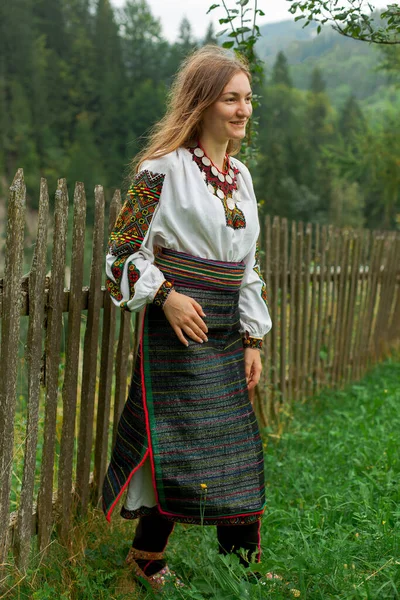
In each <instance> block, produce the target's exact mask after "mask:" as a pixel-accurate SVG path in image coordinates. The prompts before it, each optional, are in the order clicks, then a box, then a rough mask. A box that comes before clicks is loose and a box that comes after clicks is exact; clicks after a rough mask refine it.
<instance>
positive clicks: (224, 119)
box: [202, 71, 253, 143]
mask: <svg viewBox="0 0 400 600" xmlns="http://www.w3.org/2000/svg"><path fill="white" fill-rule="evenodd" d="M252 112H253V107H252V105H251V87H250V82H249V79H248V77H247V75H246V74H245V73H243V71H240V72H239V73H236V75H234V76H233V77H232V79H231V80H230V81H229V83H227V85H226V86H225V87H224V89H223V91H222V94H221V95H220V97H219V98H218V100H217V101H216V102H214V103H213V104H212V105H211V106H209V107H208V108H207V109H206V110H205V112H204V115H203V120H202V126H203V133H205V134H206V135H207V136H209V137H211V138H214V139H215V141H217V142H219V143H225V142H228V140H230V139H232V140H241V139H243V138H244V137H245V135H246V124H247V121H248V120H249V118H250V116H251V113H252Z"/></svg>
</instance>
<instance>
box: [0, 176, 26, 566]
mask: <svg viewBox="0 0 400 600" xmlns="http://www.w3.org/2000/svg"><path fill="white" fill-rule="evenodd" d="M25 196H26V187H25V181H24V173H23V170H22V169H18V171H17V173H16V175H15V177H14V181H13V182H12V184H11V187H10V198H9V204H8V220H7V235H6V246H5V250H6V261H5V269H4V281H3V303H2V319H1V346H0V563H3V562H4V559H5V556H6V552H7V543H8V540H7V538H8V523H9V515H8V511H9V508H10V491H11V475H12V463H13V454H14V448H13V445H14V416H15V406H16V391H17V373H18V346H19V344H18V341H19V327H20V311H21V300H22V295H21V276H22V264H23V252H24V224H25Z"/></svg>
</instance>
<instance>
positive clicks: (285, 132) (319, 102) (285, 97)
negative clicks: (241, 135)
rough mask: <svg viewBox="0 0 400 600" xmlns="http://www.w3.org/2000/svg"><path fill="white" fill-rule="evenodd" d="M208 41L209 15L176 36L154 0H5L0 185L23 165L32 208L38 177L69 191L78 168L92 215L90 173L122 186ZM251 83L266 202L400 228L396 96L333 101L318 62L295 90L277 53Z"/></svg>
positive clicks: (299, 213)
mask: <svg viewBox="0 0 400 600" xmlns="http://www.w3.org/2000/svg"><path fill="white" fill-rule="evenodd" d="M205 43H217V38H216V36H215V32H214V30H213V28H212V27H211V26H210V27H209V28H208V30H207V31H206V32H205V35H204V39H203V40H201V41H198V40H196V39H194V36H193V33H192V30H191V27H190V23H189V22H188V21H187V19H184V20H182V22H181V24H180V29H179V36H178V38H177V40H176V42H175V43H170V42H168V41H167V40H166V39H165V37H164V36H163V32H162V25H161V23H160V21H159V20H158V19H157V18H156V17H155V16H154V15H153V14H152V12H151V10H150V8H149V6H148V4H147V2H146V0H127V1H126V3H125V5H124V7H123V8H121V9H115V8H113V7H112V6H111V4H110V1H109V0H96V1H92V0H13V2H12V3H1V4H0V196H1V197H3V198H5V197H6V193H7V187H8V185H9V183H10V182H11V180H12V178H13V176H14V173H15V171H16V169H17V168H18V167H23V168H24V172H25V177H26V181H27V186H28V196H29V198H30V200H29V202H30V207H31V208H32V209H35V207H36V203H37V198H38V191H39V178H40V176H44V177H47V179H48V180H49V185H50V189H54V188H55V186H56V181H57V178H59V177H67V180H68V182H69V185H70V193H71V192H72V185H71V184H73V183H74V182H75V181H84V182H85V185H86V192H87V195H88V198H89V207H88V208H89V215H90V216H91V217H92V216H93V206H92V204H93V202H92V190H93V188H94V185H95V184H98V183H100V184H102V185H103V186H104V187H105V189H106V192H108V198H109V197H110V194H111V193H112V191H113V189H115V188H116V187H122V190H123V191H124V190H126V189H127V186H128V180H127V176H128V166H129V162H130V160H131V158H132V157H133V156H134V155H135V153H136V152H137V151H138V150H139V148H140V147H141V144H143V140H144V139H145V138H144V136H145V134H146V132H148V131H149V128H150V127H151V125H152V124H153V123H154V122H155V121H156V120H157V119H159V118H160V117H161V116H162V114H163V111H164V107H165V100H166V97H167V94H168V88H169V85H170V83H171V80H172V77H173V75H174V73H175V72H176V70H177V68H178V66H179V64H180V63H181V61H182V60H183V58H184V57H185V56H186V55H187V54H188V53H189V52H191V51H192V49H194V48H195V47H197V46H199V45H202V44H205ZM360 43H361V42H360ZM388 57H389V58H385V60H387V61H388V70H391V71H393V69H394V70H396V68H397V69H398V68H399V63H400V61H399V59H398V52H397V51H396V52H393V53H392V54H391V55H388ZM396 61H397V62H396ZM396 65H397V66H396ZM388 85H389V84H388ZM302 87H303V88H304V86H302ZM255 91H256V92H257V94H258V95H259V96H260V104H261V106H260V108H259V109H257V112H258V115H257V116H258V120H259V135H258V148H259V152H258V162H257V165H256V166H255V167H253V168H252V172H253V176H254V181H255V187H256V192H257V196H258V199H259V202H260V207H261V212H262V213H264V214H266V213H269V214H274V215H275V214H276V215H280V216H284V217H288V218H294V219H301V220H305V221H309V220H310V221H314V222H319V223H328V222H330V223H334V224H336V225H338V226H345V225H349V226H356V227H358V226H368V227H374V228H376V227H382V228H396V227H400V221H399V220H400V191H399V190H400V113H399V109H398V108H396V107H395V106H393V107H390V106H389V107H388V108H387V109H385V111H386V112H385V114H384V115H381V118H380V119H379V122H375V121H374V122H373V123H372V122H370V120H369V119H368V116H367V115H366V114H364V113H363V110H362V108H361V106H360V105H359V103H358V101H357V99H356V98H355V97H354V96H349V97H348V98H347V100H346V101H345V102H344V103H343V104H342V106H341V107H339V108H338V109H337V108H334V107H333V106H332V104H331V101H330V99H329V97H328V95H327V93H326V85H325V80H324V72H322V71H321V70H318V68H315V69H314V70H313V72H312V75H311V77H310V81H309V82H308V83H307V89H302V90H300V89H298V88H296V87H295V86H294V84H293V82H292V79H291V75H290V68H289V65H288V62H287V59H286V57H285V55H284V53H283V52H280V53H279V54H278V56H277V58H276V60H275V64H274V65H273V67H272V68H269V69H267V70H266V72H265V75H264V81H263V84H262V85H260V86H258V89H256V90H255Z"/></svg>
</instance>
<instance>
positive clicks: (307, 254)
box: [300, 223, 312, 397]
mask: <svg viewBox="0 0 400 600" xmlns="http://www.w3.org/2000/svg"><path fill="white" fill-rule="evenodd" d="M311 244H312V225H311V223H307V224H306V231H305V237H304V269H303V306H302V312H303V314H302V318H303V331H302V335H303V341H302V357H301V365H300V390H301V392H300V393H301V397H304V396H305V395H307V378H308V376H309V374H308V372H307V367H308V346H309V335H310V331H309V317H310V266H311Z"/></svg>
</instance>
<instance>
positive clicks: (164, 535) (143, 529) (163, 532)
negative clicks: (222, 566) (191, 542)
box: [132, 515, 260, 568]
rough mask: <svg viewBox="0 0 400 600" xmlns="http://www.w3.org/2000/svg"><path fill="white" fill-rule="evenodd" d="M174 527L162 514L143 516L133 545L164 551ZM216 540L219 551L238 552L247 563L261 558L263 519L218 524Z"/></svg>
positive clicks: (226, 552)
mask: <svg viewBox="0 0 400 600" xmlns="http://www.w3.org/2000/svg"><path fill="white" fill-rule="evenodd" d="M173 529H174V523H172V522H171V521H168V520H167V519H166V518H165V517H162V516H161V515H154V516H147V517H140V519H139V523H138V526H137V528H136V532H135V537H134V540H133V543H132V546H133V547H134V548H136V549H137V550H145V551H146V552H163V551H164V549H165V548H166V546H167V543H168V538H169V536H170V535H171V533H172V531H173ZM217 539H218V543H219V552H220V553H221V554H230V553H231V552H236V553H237V554H238V555H239V559H240V562H241V563H242V564H243V565H244V566H248V564H249V562H257V561H259V560H260V521H256V522H255V523H250V524H248V525H217ZM243 551H244V552H243ZM243 554H244V555H245V556H243ZM160 564H161V563H160ZM160 568H161V567H160Z"/></svg>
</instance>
